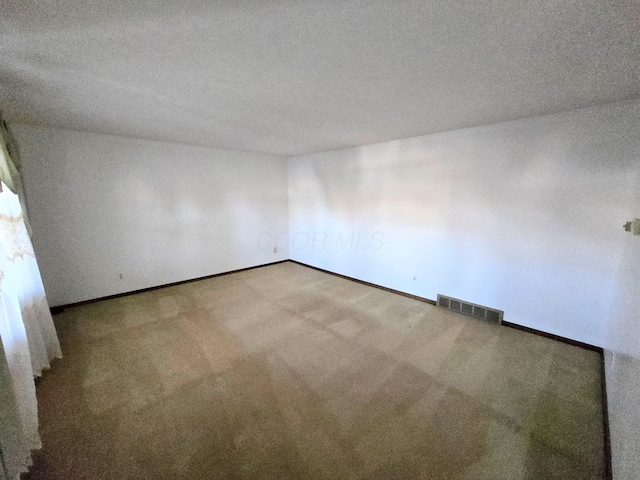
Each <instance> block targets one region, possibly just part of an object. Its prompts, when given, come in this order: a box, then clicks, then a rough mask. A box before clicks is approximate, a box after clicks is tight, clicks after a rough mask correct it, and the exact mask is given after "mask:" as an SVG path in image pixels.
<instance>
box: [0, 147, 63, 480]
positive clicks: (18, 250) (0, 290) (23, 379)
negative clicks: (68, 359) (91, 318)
mask: <svg viewBox="0 0 640 480" xmlns="http://www.w3.org/2000/svg"><path fill="white" fill-rule="evenodd" d="M0 146H1V147H3V148H2V151H1V152H0V153H1V155H2V157H3V158H0V160H5V161H6V160H7V157H6V155H7V153H6V148H4V147H5V146H4V144H2V145H0ZM2 187H3V188H2V192H1V193H0V460H1V463H0V480H16V479H19V478H20V473H21V472H24V471H26V470H27V467H28V466H29V465H30V464H31V450H33V449H37V448H40V446H41V445H40V436H39V435H38V409H37V401H36V391H35V383H34V376H40V375H41V374H42V369H44V368H48V367H49V361H50V360H52V359H53V358H55V357H62V354H61V351H60V344H59V343H58V337H57V335H56V332H55V328H54V325H53V319H52V318H51V314H50V313H49V305H48V304H47V299H46V297H45V293H44V287H43V286H42V279H41V277H40V271H39V269H38V264H37V262H36V258H35V254H34V252H33V246H32V244H31V239H30V238H29V235H28V233H27V228H26V225H25V222H24V219H23V215H22V208H21V206H20V200H19V199H18V196H17V195H16V194H14V193H12V192H11V191H10V190H9V188H7V186H6V185H4V184H2Z"/></svg>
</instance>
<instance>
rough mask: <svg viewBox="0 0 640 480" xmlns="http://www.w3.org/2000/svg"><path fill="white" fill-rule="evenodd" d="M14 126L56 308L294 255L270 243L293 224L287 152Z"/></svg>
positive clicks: (38, 246) (40, 257) (48, 286)
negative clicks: (265, 242) (262, 242)
mask: <svg viewBox="0 0 640 480" xmlns="http://www.w3.org/2000/svg"><path fill="white" fill-rule="evenodd" d="M11 128H12V130H13V132H14V134H15V136H16V139H17V141H18V144H19V146H20V151H21V154H22V162H23V169H24V182H25V189H26V192H27V201H28V206H29V209H30V215H31V223H32V228H33V232H34V237H33V242H34V248H35V250H36V253H37V255H38V262H39V264H40V269H41V271H42V276H43V281H44V285H45V288H46V291H47V296H48V299H49V303H50V304H51V305H52V306H55V305H61V304H68V303H72V302H78V301H82V300H87V299H91V298H97V297H102V296H106V295H112V294H117V293H122V292H127V291H132V290H137V289H142V288H146V287H151V286H156V285H162V284H166V283H171V282H177V281H181V280H186V279H190V278H196V277H201V276H205V275H211V274H215V273H220V272H225V271H229V270H235V269H240V268H244V267H250V266H254V265H260V264H264V263H269V262H274V261H278V260H284V259H287V258H288V252H287V251H286V249H281V250H280V251H279V252H278V253H277V254H274V253H273V250H272V249H270V250H267V249H265V248H259V245H258V239H259V237H260V234H261V233H262V232H263V231H270V230H280V229H286V227H287V222H288V218H287V215H288V214H287V191H286V190H287V161H286V159H284V158H282V157H273V156H268V155H257V154H247V153H240V152H233V151H227V150H217V149H211V148H203V147H193V146H186V145H180V144H175V143H165V142H156V141H149V140H140V139H135V138H127V137H117V136H109V135H98V134H91V133H81V132H75V131H69V130H61V129H53V128H41V127H33V126H28V125H20V124H14V125H12V126H11ZM120 273H122V275H123V278H122V280H120V279H119V277H118V275H119V274H120Z"/></svg>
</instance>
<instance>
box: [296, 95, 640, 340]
mask: <svg viewBox="0 0 640 480" xmlns="http://www.w3.org/2000/svg"><path fill="white" fill-rule="evenodd" d="M639 111H640V103H638V102H626V103H616V104H609V105H607V106H602V107H594V108H588V109H582V110H577V111H573V112H567V113H562V114H556V115H550V116H544V117H535V118H530V119H523V120H519V121H514V122H509V123H502V124H495V125H490V126H483V127H477V128H469V129H464V130H457V131H452V132H446V133H441V134H434V135H428V136H424V137H415V138H411V139H406V140H398V141H394V142H387V143H382V144H376V145H370V146H364V147H359V148H352V149H345V150H338V151H332V152H326V153H322V154H316V155H308V156H301V157H296V158H292V159H290V164H289V166H290V170H289V202H290V203H289V212H290V222H289V228H290V234H291V240H292V241H291V246H290V249H291V250H290V255H291V258H292V259H294V260H299V261H301V262H304V263H308V264H311V265H314V266H317V267H320V268H325V269H327V270H330V271H334V272H337V273H341V274H344V275H348V276H351V277H355V278H358V279H361V280H366V281H368V282H372V283H376V284H380V285H384V286H386V287H390V288H394V289H397V290H401V291H404V292H408V293H412V294H416V295H420V296H423V297H427V298H431V299H435V298H436V295H437V294H438V293H443V294H446V295H451V296H453V297H459V298H462V299H466V300H469V301H471V302H474V303H479V304H483V305H488V306H492V307H496V308H499V309H502V310H504V311H505V319H506V320H508V321H511V322H516V323H520V324H522V325H526V326H528V327H532V328H536V329H540V330H544V331H546V332H550V333H553V334H557V335H561V336H565V337H569V338H573V339H576V340H580V341H583V342H587V343H592V344H595V345H604V346H609V345H611V340H610V338H609V335H610V332H611V328H610V327H611V325H610V324H609V323H610V320H609V319H610V318H611V315H612V307H613V304H612V303H613V301H614V299H615V298H616V295H617V292H618V290H619V285H618V284H617V278H618V268H619V265H620V262H621V255H622V254H623V247H624V245H625V243H626V242H627V241H628V238H629V234H628V233H625V232H624V231H623V229H622V224H623V223H624V222H625V221H626V220H628V219H630V218H633V216H634V215H636V216H638V215H640V212H639V211H638V205H637V203H636V197H635V182H636V177H637V175H638V172H639V171H640V162H638V153H639V152H640V138H639V137H638V135H637V133H638V132H637V130H638V128H637V124H636V123H634V122H635V121H636V120H637V118H638V114H639ZM354 232H355V235H354V237H352V238H355V237H356V236H358V235H359V236H360V237H359V238H360V243H359V244H358V243H357V242H355V241H354V242H352V243H351V244H348V245H346V246H345V244H346V243H348V242H346V241H345V239H348V237H349V235H352V234H353V233H354ZM340 236H342V240H341V241H340ZM307 238H310V239H311V240H309V241H307ZM313 239H315V240H316V241H315V242H313V241H312V240H313ZM323 239H325V240H324V241H322V240H323ZM379 240H380V241H379ZM414 277H415V278H416V279H415V280H414Z"/></svg>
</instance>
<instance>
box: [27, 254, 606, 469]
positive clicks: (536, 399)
mask: <svg viewBox="0 0 640 480" xmlns="http://www.w3.org/2000/svg"><path fill="white" fill-rule="evenodd" d="M507 316H508V312H507ZM55 321H56V325H57V327H58V331H59V335H60V340H61V343H62V348H63V353H64V355H65V357H64V359H63V360H61V361H57V362H56V363H55V364H54V365H53V368H52V370H51V371H49V372H46V373H45V376H44V377H43V378H42V379H41V381H40V382H39V383H38V387H37V392H38V399H39V402H40V403H39V404H40V421H41V433H42V438H43V444H44V448H43V450H42V452H41V453H39V454H38V455H37V456H36V463H35V465H34V467H33V469H32V473H31V475H30V477H28V478H32V479H65V480H70V479H92V480H97V479H106V478H109V479H127V478H141V479H142V478H149V479H163V478H167V479H170V478H176V479H178V478H180V479H182V478H184V479H245V478H246V479H249V478H255V479H307V478H309V479H360V478H362V479H430V480H436V479H509V480H517V479H536V480H539V479H552V478H558V479H562V480H568V479H580V480H585V479H592V478H603V471H604V453H603V417H602V404H601V377H600V375H601V373H600V363H599V362H600V358H599V355H598V354H597V353H595V352H592V351H588V350H584V349H581V348H578V347H573V346H569V345H566V344H563V343H559V342H556V341H553V340H549V339H546V338H542V337H540V336H536V335H533V334H529V333H525V332H522V331H518V330H514V329H511V328H508V327H499V326H495V325H490V324H487V323H483V322H482V321H479V320H475V319H473V318H469V317H464V316H460V315H456V314H453V313H450V312H447V311H445V310H442V309H439V308H437V307H434V306H431V305H429V304H425V303H422V302H419V301H416V300H412V299H408V298H406V297H403V296H400V295H396V294H393V293H389V292H386V291H382V290H380V289H376V288H373V287H369V286H365V285H361V284H358V283H356V282H352V281H349V280H345V279H342V278H339V277H336V276H333V275H329V274H325V273H323V272H319V271H316V270H313V269H310V268H306V267H303V266H300V265H297V264H294V263H290V262H287V263H283V264H278V265H273V266H268V267H262V268H258V269H253V270H248V271H244V272H239V273H235V274H230V275H224V276H220V277H216V278H212V279H208V280H202V281H198V282H193V283H188V284H184V285H180V286H176V287H170V288H164V289H160V290H155V291H152V292H147V293H142V294H137V295H131V296H127V297H122V298H118V299H114V300H107V301H102V302H96V303H92V304H87V305H84V306H79V307H74V308H71V309H68V310H66V311H65V312H64V313H62V314H60V315H57V316H56V317H55Z"/></svg>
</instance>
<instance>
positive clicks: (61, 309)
mask: <svg viewBox="0 0 640 480" xmlns="http://www.w3.org/2000/svg"><path fill="white" fill-rule="evenodd" d="M288 261H289V260H279V261H277V262H271V263H263V264H261V265H254V266H253V267H246V268H239V269H237V270H229V271H227V272H221V273H214V274H213V275H205V276H204V277H196V278H189V279H187V280H181V281H179V282H173V283H165V284H162V285H156V286H153V287H147V288H141V289H139V290H131V291H130V292H122V293H116V294H115V295H107V296H105V297H98V298H91V299H89V300H83V301H81V302H74V303H67V304H65V305H59V306H56V307H51V308H50V309H49V310H50V311H51V314H52V315H57V314H59V313H62V312H64V311H65V309H67V308H71V307H77V306H79V305H86V304H88V303H94V302H101V301H102V300H111V299H113V298H120V297H127V296H129V295H135V294H136V293H144V292H150V291H152V290H159V289H161V288H167V287H175V286H176V285H183V284H185V283H191V282H197V281H198V280H206V279H207V278H215V277H221V276H223V275H230V274H232V273H238V272H244V271H246V270H253V269H254V268H262V267H268V266H269V265H277V264H278V263H285V262H288Z"/></svg>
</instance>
